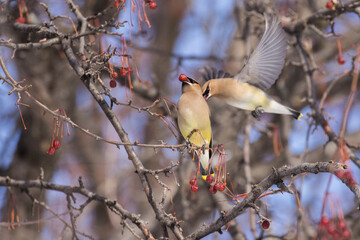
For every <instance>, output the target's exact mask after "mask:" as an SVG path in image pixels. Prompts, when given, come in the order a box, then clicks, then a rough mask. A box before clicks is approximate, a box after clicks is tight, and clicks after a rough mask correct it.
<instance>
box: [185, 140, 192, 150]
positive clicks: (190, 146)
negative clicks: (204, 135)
mask: <svg viewBox="0 0 360 240" xmlns="http://www.w3.org/2000/svg"><path fill="white" fill-rule="evenodd" d="M185 145H186V148H187V149H191V148H192V147H193V144H192V143H191V142H190V141H185Z"/></svg>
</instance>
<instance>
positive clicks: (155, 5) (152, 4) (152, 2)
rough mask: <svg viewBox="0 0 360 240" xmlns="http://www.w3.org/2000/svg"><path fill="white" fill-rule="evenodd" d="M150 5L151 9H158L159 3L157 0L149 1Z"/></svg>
mask: <svg viewBox="0 0 360 240" xmlns="http://www.w3.org/2000/svg"><path fill="white" fill-rule="evenodd" d="M149 7H150V9H153V10H154V9H156V8H157V4H156V2H154V1H150V2H149Z"/></svg>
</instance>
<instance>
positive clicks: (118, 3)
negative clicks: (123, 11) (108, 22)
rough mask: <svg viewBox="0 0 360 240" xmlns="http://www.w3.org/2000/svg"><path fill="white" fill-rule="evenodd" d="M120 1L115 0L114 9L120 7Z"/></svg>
mask: <svg viewBox="0 0 360 240" xmlns="http://www.w3.org/2000/svg"><path fill="white" fill-rule="evenodd" d="M120 2H121V0H116V2H115V3H114V8H117V7H118V6H119V5H120Z"/></svg>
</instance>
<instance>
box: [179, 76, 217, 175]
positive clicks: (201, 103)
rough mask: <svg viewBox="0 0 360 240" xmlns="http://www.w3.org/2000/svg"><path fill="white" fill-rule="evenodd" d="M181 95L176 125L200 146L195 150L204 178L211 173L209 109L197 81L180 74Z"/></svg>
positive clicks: (191, 140)
mask: <svg viewBox="0 0 360 240" xmlns="http://www.w3.org/2000/svg"><path fill="white" fill-rule="evenodd" d="M179 80H180V81H181V82H182V95H181V97H180V99H179V101H178V104H177V108H178V126H179V129H180V132H181V134H182V135H183V137H184V138H185V139H188V140H189V142H190V143H192V144H193V145H195V146H198V147H202V148H201V149H199V150H196V151H195V154H196V156H197V158H198V160H199V161H200V173H201V175H202V177H203V178H204V179H206V176H207V175H209V174H213V169H212V168H211V166H210V158H211V155H212V150H211V148H212V135H211V124H210V110H209V107H208V104H207V103H206V101H205V99H204V98H203V96H202V91H201V86H200V85H199V83H198V82H197V81H196V80H194V79H192V78H189V77H187V76H186V75H185V74H181V75H180V77H179Z"/></svg>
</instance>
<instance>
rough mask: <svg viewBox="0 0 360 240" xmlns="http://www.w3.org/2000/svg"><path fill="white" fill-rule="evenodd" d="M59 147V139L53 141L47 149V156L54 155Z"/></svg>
mask: <svg viewBox="0 0 360 240" xmlns="http://www.w3.org/2000/svg"><path fill="white" fill-rule="evenodd" d="M60 147H61V144H60V140H59V139H54V140H53V142H52V144H51V146H50V147H49V148H48V150H47V152H46V153H47V154H49V155H54V154H55V150H56V149H59V148H60Z"/></svg>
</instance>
